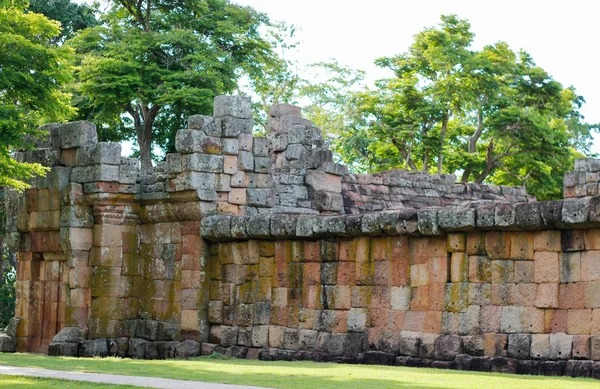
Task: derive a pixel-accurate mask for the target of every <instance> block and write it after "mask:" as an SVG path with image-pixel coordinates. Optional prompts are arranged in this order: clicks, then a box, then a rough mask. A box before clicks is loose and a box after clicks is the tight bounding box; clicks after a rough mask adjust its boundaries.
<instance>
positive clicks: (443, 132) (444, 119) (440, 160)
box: [438, 111, 450, 174]
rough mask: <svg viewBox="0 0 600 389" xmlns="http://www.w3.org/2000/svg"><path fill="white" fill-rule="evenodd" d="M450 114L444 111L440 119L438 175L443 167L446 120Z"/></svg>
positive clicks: (446, 129)
mask: <svg viewBox="0 0 600 389" xmlns="http://www.w3.org/2000/svg"><path fill="white" fill-rule="evenodd" d="M449 118H450V113H449V112H448V111H446V113H445V114H444V117H443V118H442V129H441V130H440V153H439V155H438V174H442V166H443V165H444V142H445V141H446V131H448V120H449Z"/></svg>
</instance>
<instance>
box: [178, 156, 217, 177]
mask: <svg viewBox="0 0 600 389" xmlns="http://www.w3.org/2000/svg"><path fill="white" fill-rule="evenodd" d="M181 162H182V170H183V171H197V172H208V173H222V172H223V156H221V155H210V154H201V153H192V154H183V156H182V159H181Z"/></svg>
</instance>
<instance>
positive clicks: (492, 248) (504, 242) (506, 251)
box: [485, 231, 511, 259]
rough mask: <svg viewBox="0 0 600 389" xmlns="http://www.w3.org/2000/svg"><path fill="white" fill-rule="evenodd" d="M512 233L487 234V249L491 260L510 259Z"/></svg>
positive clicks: (494, 232) (492, 232) (493, 232)
mask: <svg viewBox="0 0 600 389" xmlns="http://www.w3.org/2000/svg"><path fill="white" fill-rule="evenodd" d="M510 236H511V235H510V233H508V232H496V231H490V232H486V233H485V248H486V252H487V254H488V255H489V257H490V259H507V258H510V244H511V239H510Z"/></svg>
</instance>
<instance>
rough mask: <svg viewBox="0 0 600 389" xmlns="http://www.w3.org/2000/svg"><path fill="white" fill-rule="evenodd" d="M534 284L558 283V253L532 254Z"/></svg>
mask: <svg viewBox="0 0 600 389" xmlns="http://www.w3.org/2000/svg"><path fill="white" fill-rule="evenodd" d="M534 263H535V282H537V283H540V282H559V281H560V272H559V261H558V253H553V252H536V253H535V254H534Z"/></svg>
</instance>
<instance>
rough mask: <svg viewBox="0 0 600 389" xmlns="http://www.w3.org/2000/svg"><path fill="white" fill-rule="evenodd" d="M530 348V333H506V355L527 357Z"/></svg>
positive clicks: (519, 357) (518, 357) (517, 357)
mask: <svg viewBox="0 0 600 389" xmlns="http://www.w3.org/2000/svg"><path fill="white" fill-rule="evenodd" d="M530 348H531V335H529V334H510V335H508V356H509V357H511V358H515V359H528V358H529V351H530Z"/></svg>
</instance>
